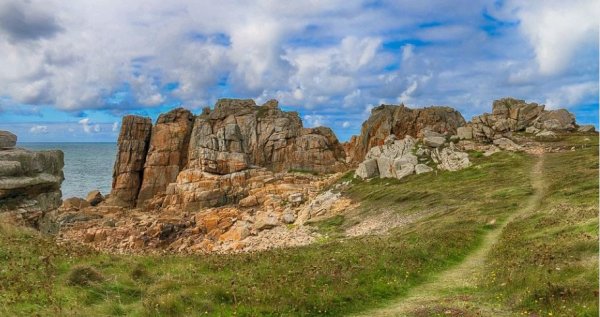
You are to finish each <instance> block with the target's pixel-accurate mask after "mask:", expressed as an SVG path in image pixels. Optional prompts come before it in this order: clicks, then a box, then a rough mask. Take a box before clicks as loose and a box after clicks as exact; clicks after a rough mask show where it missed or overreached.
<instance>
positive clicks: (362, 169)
mask: <svg viewBox="0 0 600 317" xmlns="http://www.w3.org/2000/svg"><path fill="white" fill-rule="evenodd" d="M354 175H355V176H356V177H360V178H362V179H367V178H373V177H377V176H379V168H378V167H377V160H376V159H366V160H365V161H364V162H362V163H360V164H358V168H357V169H356V172H354Z"/></svg>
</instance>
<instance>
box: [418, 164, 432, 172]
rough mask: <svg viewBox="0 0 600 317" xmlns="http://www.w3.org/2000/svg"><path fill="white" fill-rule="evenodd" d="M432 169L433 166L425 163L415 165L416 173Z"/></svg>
mask: <svg viewBox="0 0 600 317" xmlns="http://www.w3.org/2000/svg"><path fill="white" fill-rule="evenodd" d="M432 171H433V168H431V167H429V166H427V165H425V164H417V165H415V173H417V174H423V173H429V172H432Z"/></svg>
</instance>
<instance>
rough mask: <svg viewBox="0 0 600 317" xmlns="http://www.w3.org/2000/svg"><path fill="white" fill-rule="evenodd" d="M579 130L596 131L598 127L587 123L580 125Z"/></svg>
mask: <svg viewBox="0 0 600 317" xmlns="http://www.w3.org/2000/svg"><path fill="white" fill-rule="evenodd" d="M577 131H579V132H594V131H596V127H595V126H593V125H591V124H586V125H582V126H579V128H578V129H577Z"/></svg>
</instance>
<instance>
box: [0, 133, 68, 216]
mask: <svg viewBox="0 0 600 317" xmlns="http://www.w3.org/2000/svg"><path fill="white" fill-rule="evenodd" d="M2 135H5V136H6V135H8V136H9V137H8V139H9V142H4V141H3V142H4V144H3V146H2V148H0V212H6V211H11V212H15V213H16V215H17V217H18V218H21V219H23V220H25V221H26V222H27V223H28V224H29V225H32V226H35V227H37V226H38V221H39V220H40V219H41V218H42V217H43V216H44V215H45V214H46V213H47V212H49V211H52V210H54V209H56V208H58V207H59V206H60V205H61V191H60V185H61V183H62V181H63V179H64V177H63V171H62V169H63V166H64V155H63V152H62V151H59V150H54V151H40V152H34V151H29V150H25V149H20V148H12V147H14V145H15V143H16V136H14V134H12V133H4V131H3V133H2ZM13 136H14V137H13ZM0 138H2V137H0Z"/></svg>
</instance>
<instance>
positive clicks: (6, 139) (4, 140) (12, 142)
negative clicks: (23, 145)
mask: <svg viewBox="0 0 600 317" xmlns="http://www.w3.org/2000/svg"><path fill="white" fill-rule="evenodd" d="M16 145H17V136H16V135H15V134H13V133H12V132H9V131H3V130H0V149H7V148H13V147H15V146H16Z"/></svg>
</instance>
